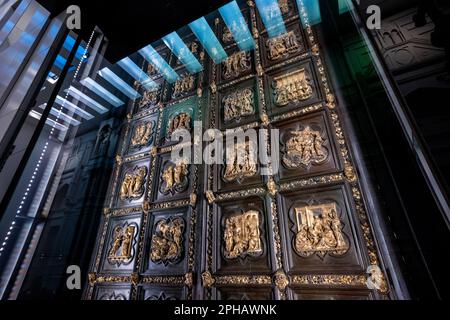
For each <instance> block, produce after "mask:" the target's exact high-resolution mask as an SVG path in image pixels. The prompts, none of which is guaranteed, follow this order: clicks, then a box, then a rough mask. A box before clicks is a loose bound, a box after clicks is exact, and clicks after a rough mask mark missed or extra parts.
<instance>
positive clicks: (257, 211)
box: [213, 197, 272, 274]
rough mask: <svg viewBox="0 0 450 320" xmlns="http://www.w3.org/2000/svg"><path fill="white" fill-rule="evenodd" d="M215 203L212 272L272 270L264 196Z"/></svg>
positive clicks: (241, 272) (261, 271) (262, 271)
mask: <svg viewBox="0 0 450 320" xmlns="http://www.w3.org/2000/svg"><path fill="white" fill-rule="evenodd" d="M215 207H216V215H215V218H214V230H213V239H214V240H213V243H214V253H213V256H214V263H213V268H214V269H213V273H214V274H216V273H217V274H226V273H234V274H236V273H238V274H248V273H249V272H253V273H258V272H259V273H264V272H266V273H270V270H271V269H272V267H271V266H272V264H271V254H270V249H269V246H268V244H269V242H268V240H267V235H268V234H269V233H268V226H267V223H268V222H267V218H266V207H265V203H264V199H263V198H259V197H251V198H247V199H245V200H238V201H233V202H226V203H220V204H217V205H216V206H215Z"/></svg>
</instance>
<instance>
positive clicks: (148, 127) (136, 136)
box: [128, 113, 158, 154]
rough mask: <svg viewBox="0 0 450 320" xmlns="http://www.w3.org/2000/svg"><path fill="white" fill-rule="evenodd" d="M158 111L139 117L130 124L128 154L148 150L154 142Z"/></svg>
mask: <svg viewBox="0 0 450 320" xmlns="http://www.w3.org/2000/svg"><path fill="white" fill-rule="evenodd" d="M157 124H158V113H155V114H153V115H151V116H149V117H145V118H140V119H138V120H135V121H133V122H132V124H131V129H130V133H129V141H128V154H135V153H142V152H148V151H149V150H150V149H151V147H152V145H153V144H154V139H155V136H156V127H157Z"/></svg>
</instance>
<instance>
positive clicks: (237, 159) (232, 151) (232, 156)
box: [223, 141, 257, 182]
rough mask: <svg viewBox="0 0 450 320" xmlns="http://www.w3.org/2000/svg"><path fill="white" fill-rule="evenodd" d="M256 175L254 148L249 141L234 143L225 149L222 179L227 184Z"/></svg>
mask: <svg viewBox="0 0 450 320" xmlns="http://www.w3.org/2000/svg"><path fill="white" fill-rule="evenodd" d="M256 173H257V166H256V148H255V147H254V146H253V143H252V142H251V141H245V142H241V143H236V144H234V145H233V146H231V147H229V148H227V156H226V165H225V170H224V174H223V178H224V180H225V181H227V182H231V181H238V182H241V181H242V180H243V179H245V178H248V177H253V176H254V175H256Z"/></svg>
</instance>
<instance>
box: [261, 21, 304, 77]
mask: <svg viewBox="0 0 450 320" xmlns="http://www.w3.org/2000/svg"><path fill="white" fill-rule="evenodd" d="M305 52H306V46H305V42H304V38H303V35H302V31H301V29H300V24H299V23H298V22H295V23H293V24H291V25H289V26H286V33H284V34H282V35H279V36H278V37H274V38H269V35H268V34H267V33H265V34H264V35H263V36H262V37H261V56H262V60H263V66H264V67H265V68H267V67H271V66H273V65H276V64H280V63H282V62H284V61H286V60H288V59H291V58H293V57H295V56H298V55H299V54H302V53H305Z"/></svg>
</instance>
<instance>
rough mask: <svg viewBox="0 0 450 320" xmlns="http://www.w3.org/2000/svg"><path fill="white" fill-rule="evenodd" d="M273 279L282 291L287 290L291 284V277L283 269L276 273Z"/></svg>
mask: <svg viewBox="0 0 450 320" xmlns="http://www.w3.org/2000/svg"><path fill="white" fill-rule="evenodd" d="M273 281H274V283H275V285H276V286H277V288H278V290H280V291H285V290H286V288H287V286H288V285H289V279H288V277H287V275H286V273H284V271H283V270H282V269H279V270H278V271H277V272H276V273H275V275H274V279H273Z"/></svg>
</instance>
